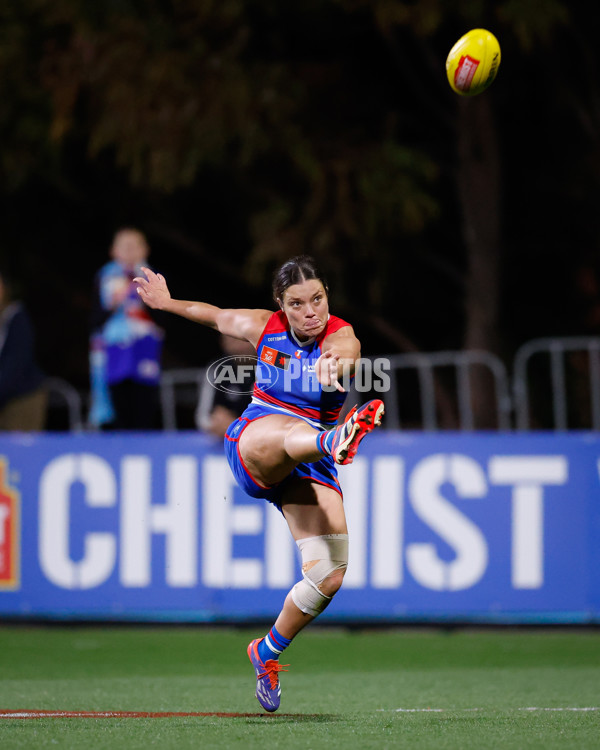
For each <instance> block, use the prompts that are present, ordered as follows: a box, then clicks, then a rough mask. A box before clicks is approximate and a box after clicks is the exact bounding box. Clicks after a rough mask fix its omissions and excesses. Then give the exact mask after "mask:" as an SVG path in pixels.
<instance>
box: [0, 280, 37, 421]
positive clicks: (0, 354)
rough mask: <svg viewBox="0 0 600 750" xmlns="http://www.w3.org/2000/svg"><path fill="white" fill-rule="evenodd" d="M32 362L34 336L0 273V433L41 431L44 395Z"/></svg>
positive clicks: (27, 316) (7, 281) (35, 365)
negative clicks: (8, 431) (7, 431)
mask: <svg viewBox="0 0 600 750" xmlns="http://www.w3.org/2000/svg"><path fill="white" fill-rule="evenodd" d="M44 379H45V378H44V373H43V372H42V370H41V369H40V367H39V366H38V364H37V361H36V358H35V334H34V329H33V325H32V322H31V318H30V317H29V314H28V312H27V310H26V309H25V306H24V305H23V303H22V302H21V301H19V300H17V299H14V298H13V291H12V285H11V283H10V281H9V279H8V278H7V276H5V275H4V274H1V273H0V431H4V430H22V431H40V430H43V429H44V427H45V422H46V408H47V398H48V397H47V393H46V390H45V388H44Z"/></svg>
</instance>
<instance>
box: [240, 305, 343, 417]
mask: <svg viewBox="0 0 600 750" xmlns="http://www.w3.org/2000/svg"><path fill="white" fill-rule="evenodd" d="M347 325H350V324H349V323H346V321H345V320H342V319H341V318H337V317H336V316H335V315H330V316H329V319H328V321H327V325H326V326H325V329H324V330H323V332H322V333H321V334H320V335H319V336H318V337H317V338H316V339H314V340H313V341H311V342H309V343H306V344H303V343H302V342H301V341H299V340H298V339H297V338H296V336H295V335H294V333H293V331H292V330H291V329H290V324H289V322H288V319H287V317H286V315H285V313H284V312H282V311H281V310H280V311H278V312H276V313H273V315H271V317H270V318H269V320H268V321H267V325H266V326H265V328H264V330H263V332H262V335H261V337H260V339H259V341H258V344H257V346H256V353H257V355H258V362H257V365H256V381H255V384H254V392H253V394H252V403H253V404H256V405H259V406H261V407H264V408H268V409H269V410H270V411H273V412H275V413H283V414H290V415H292V416H295V417H301V418H302V419H304V420H305V421H307V422H309V423H310V424H312V425H313V427H316V428H320V427H331V426H332V425H335V424H336V423H337V420H338V416H339V414H340V411H341V409H342V406H343V404H344V400H345V398H346V395H347V394H346V393H344V392H340V391H338V390H337V389H335V388H333V387H332V388H331V389H327V390H324V389H323V387H322V386H321V384H320V383H319V381H318V380H317V377H316V375H315V362H316V361H317V359H319V357H320V356H321V354H322V353H323V352H322V349H321V346H322V343H323V339H325V338H326V337H327V336H329V335H330V334H332V333H335V331H339V329H340V328H343V327H344V326H347Z"/></svg>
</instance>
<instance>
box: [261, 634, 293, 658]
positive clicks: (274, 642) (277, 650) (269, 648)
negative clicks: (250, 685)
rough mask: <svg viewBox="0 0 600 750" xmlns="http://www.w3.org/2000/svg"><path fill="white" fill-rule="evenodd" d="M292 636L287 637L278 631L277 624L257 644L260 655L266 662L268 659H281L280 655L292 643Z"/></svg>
mask: <svg viewBox="0 0 600 750" xmlns="http://www.w3.org/2000/svg"><path fill="white" fill-rule="evenodd" d="M291 642H292V639H291V638H285V637H284V636H283V635H281V633H278V632H277V629H276V628H275V625H273V627H272V628H271V630H269V632H268V633H267V635H266V636H265V637H264V638H263V639H262V641H260V643H259V644H258V646H257V649H258V655H259V656H260V659H261V661H262V662H263V663H264V662H266V661H267V660H268V659H279V655H280V654H281V653H282V652H283V651H284V650H285V649H286V648H287V647H288V646H289V645H290V643H291Z"/></svg>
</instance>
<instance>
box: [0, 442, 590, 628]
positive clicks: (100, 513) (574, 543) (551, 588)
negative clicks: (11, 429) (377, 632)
mask: <svg viewBox="0 0 600 750" xmlns="http://www.w3.org/2000/svg"><path fill="white" fill-rule="evenodd" d="M340 480H341V484H342V487H343V489H344V502H345V507H346V513H347V517H348V526H349V532H350V564H349V567H348V572H347V575H346V579H345V582H344V586H343V588H342V590H341V591H340V593H339V594H338V595H337V596H336V597H335V599H334V601H333V603H332V604H331V606H330V607H329V609H328V610H327V611H326V612H325V613H324V615H323V618H326V619H327V620H328V621H330V622H331V621H339V622H368V621H372V622H381V621H388V622H404V621H411V620H412V621H415V620H418V621H474V622H598V621H600V576H599V574H598V570H600V438H599V437H598V436H596V435H593V434H583V433H581V434H560V435H558V434H557V435H554V434H550V433H545V434H541V433H538V434H526V435H516V434H510V435H509V434H506V435H500V434H492V433H486V434H483V433H472V434H455V433H453V434H448V433H439V434H437V435H436V434H423V433H418V434H417V433H400V432H380V433H375V434H373V435H372V436H369V438H368V439H367V440H365V441H364V442H363V443H362V445H361V452H360V455H359V456H358V457H357V459H356V460H355V462H354V463H353V464H352V465H351V466H348V467H340ZM300 575H301V573H300V564H299V556H298V552H297V549H296V546H295V544H294V542H293V540H292V539H291V537H290V534H289V532H288V529H287V526H286V524H285V522H284V520H283V518H282V516H281V514H280V512H279V511H278V510H277V509H275V508H274V507H273V506H270V505H269V504H268V503H267V502H265V501H262V500H254V499H252V498H249V497H247V496H246V495H245V494H244V493H243V492H241V491H240V490H239V489H238V488H237V487H236V485H235V483H234V481H233V477H232V475H231V472H230V470H229V467H228V465H227V462H226V460H225V458H224V455H223V450H222V447H221V445H220V443H218V442H214V441H213V440H211V439H210V438H208V437H206V436H204V435H200V434H196V433H172V434H168V433H155V434H152V435H150V434H141V433H132V434H124V433H120V434H119V433H116V434H101V435H85V434H84V435H62V434H60V435H49V434H40V435H36V436H33V435H25V434H15V435H13V436H7V435H6V434H5V435H4V436H3V437H2V438H1V439H0V617H4V618H8V617H13V618H14V617H17V618H23V617H25V618H38V619H39V618H52V619H64V618H69V619H113V620H135V619H147V620H164V621H213V622H218V621H244V620H255V619H263V618H267V619H268V618H271V617H273V616H274V615H275V614H276V613H277V612H278V611H279V609H280V607H281V604H282V602H283V599H284V598H285V595H286V593H287V591H288V590H289V589H290V588H291V586H292V585H293V584H294V583H295V582H296V581H297V580H298V579H299V578H300Z"/></svg>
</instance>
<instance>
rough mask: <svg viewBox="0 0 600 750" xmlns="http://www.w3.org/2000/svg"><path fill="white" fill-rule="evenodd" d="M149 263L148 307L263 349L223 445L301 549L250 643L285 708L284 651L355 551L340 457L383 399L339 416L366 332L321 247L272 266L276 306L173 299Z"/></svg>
mask: <svg viewBox="0 0 600 750" xmlns="http://www.w3.org/2000/svg"><path fill="white" fill-rule="evenodd" d="M143 272H144V277H140V278H136V279H135V281H136V282H137V284H138V293H139V295H140V297H141V298H142V299H143V301H144V302H145V303H146V304H147V305H149V306H150V307H151V308H155V309H158V310H165V311H167V312H172V313H175V314H177V315H181V316H183V317H184V318H188V319H189V320H192V321H195V322H197V323H202V324H204V325H206V326H209V327H211V328H214V329H216V330H218V331H220V333H222V334H225V335H226V336H233V337H235V338H238V339H242V340H246V341H249V342H250V343H251V344H252V346H254V348H255V349H256V353H257V358H258V359H257V378H256V382H255V386H254V392H253V398H252V402H251V404H250V405H249V406H248V408H247V409H246V410H245V411H244V413H243V414H242V415H241V416H240V417H239V418H238V419H236V420H235V421H234V422H233V423H232V424H231V425H230V426H229V429H228V430H227V433H226V435H225V451H226V454H227V458H228V461H229V464H230V466H231V469H232V471H233V474H234V476H235V478H236V480H237V482H238V484H239V485H240V486H241V487H242V489H243V490H244V491H245V492H247V493H248V494H249V495H251V496H252V497H261V498H265V499H267V500H268V501H269V502H271V503H273V504H274V505H276V506H277V507H278V508H279V509H280V510H281V512H282V513H283V516H284V517H285V520H286V521H287V524H288V526H289V529H290V531H291V533H292V535H293V537H294V539H295V541H296V544H297V545H298V547H299V549H300V554H301V558H302V575H303V578H302V580H301V581H299V582H298V583H297V584H296V585H295V586H294V587H293V588H292V590H291V591H290V592H289V594H288V595H287V597H286V599H285V602H284V604H283V608H282V610H281V612H280V613H279V616H278V617H277V619H276V621H275V624H274V625H273V627H272V628H271V630H270V631H269V632H268V633H267V634H266V635H265V636H264V637H263V638H258V639H255V640H253V641H252V642H251V643H250V644H249V646H248V656H249V658H250V661H251V662H252V665H253V667H254V669H255V672H256V680H257V687H256V697H257V698H258V701H259V702H260V704H261V705H262V706H263V708H264V709H265V710H267V711H276V710H277V708H278V707H279V704H280V696H281V687H280V684H279V675H278V673H279V672H280V671H281V670H282V669H283V668H282V666H281V665H280V663H279V657H280V655H281V653H282V652H283V651H284V649H285V648H287V647H288V646H289V644H290V643H291V641H292V639H293V638H294V636H296V635H297V634H298V633H299V632H300V630H302V628H303V627H304V626H305V625H307V624H308V623H309V622H310V621H311V620H313V619H314V618H315V617H317V616H318V615H319V614H320V613H321V612H322V611H323V610H324V609H325V607H326V606H327V605H328V604H329V602H330V601H331V599H332V597H333V596H334V594H335V593H336V592H337V591H338V589H339V588H340V586H341V584H342V579H343V577H344V573H345V571H346V567H347V563H348V529H347V526H346V518H345V514H344V506H343V503H342V492H341V489H340V485H339V482H338V478H337V470H336V464H348V463H351V462H352V459H353V458H354V456H355V454H356V451H357V448H358V445H359V443H360V441H361V440H362V439H363V437H364V436H365V435H367V434H368V433H369V432H370V431H371V430H372V429H373V428H374V427H376V426H377V425H379V424H380V422H381V417H382V415H383V411H384V406H383V402H382V401H380V400H374V401H370V402H369V403H367V404H365V405H364V406H362V407H361V408H360V409H357V408H356V407H354V408H353V409H352V410H351V411H350V412H349V414H348V416H347V417H346V420H345V421H344V422H343V423H342V424H341V425H337V421H338V417H339V414H340V411H341V409H342V405H343V403H344V400H345V398H346V395H347V394H346V391H345V389H344V388H343V386H342V384H341V382H340V381H341V380H343V377H344V374H348V373H349V374H350V375H351V374H352V372H353V368H354V365H355V363H356V361H357V360H358V358H359V357H360V343H359V341H358V339H357V338H356V336H355V335H354V331H353V329H352V327H351V326H350V325H349V324H348V323H346V322H345V321H344V320H341V319H340V318H337V317H335V316H334V315H330V313H329V301H328V296H327V295H328V288H327V284H326V282H325V280H324V278H323V276H322V275H321V273H320V272H319V271H318V269H317V268H316V266H315V263H314V261H313V259H312V258H310V257H308V256H299V257H296V258H293V259H292V260H290V261H288V262H286V263H284V264H283V265H282V266H281V267H280V268H279V269H278V271H277V272H276V273H275V275H274V278H273V296H274V299H275V302H276V304H277V306H278V307H279V309H278V311H277V312H271V311H270V310H256V309H222V308H219V307H215V306H214V305H210V304H207V303H205V302H190V301H184V300H177V299H173V298H172V297H171V294H170V292H169V289H168V288H167V284H166V282H165V279H164V278H163V276H161V275H160V274H156V273H154V272H153V271H151V270H150V269H148V268H144V269H143ZM259 370H260V373H259ZM286 666H287V665H286ZM284 671H287V670H284Z"/></svg>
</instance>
